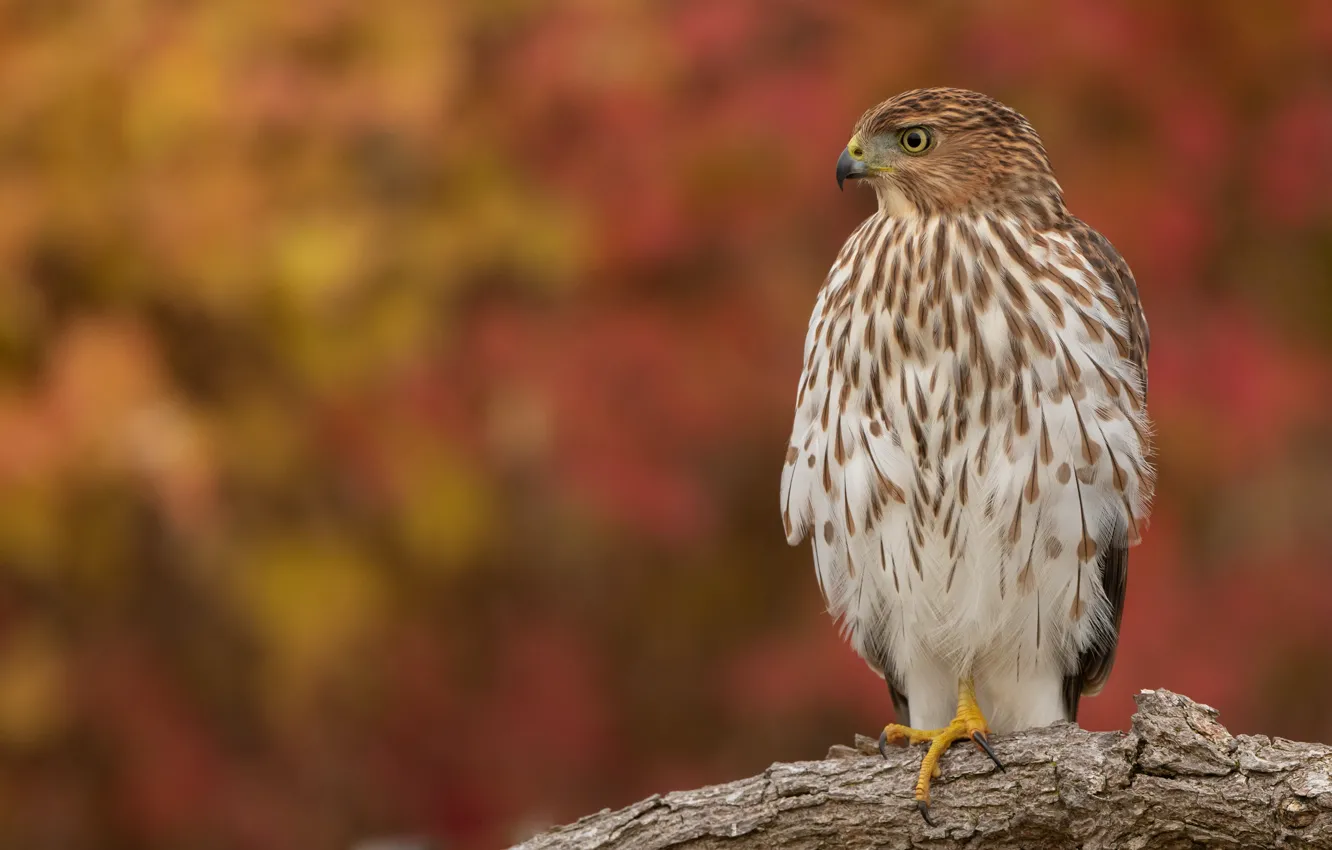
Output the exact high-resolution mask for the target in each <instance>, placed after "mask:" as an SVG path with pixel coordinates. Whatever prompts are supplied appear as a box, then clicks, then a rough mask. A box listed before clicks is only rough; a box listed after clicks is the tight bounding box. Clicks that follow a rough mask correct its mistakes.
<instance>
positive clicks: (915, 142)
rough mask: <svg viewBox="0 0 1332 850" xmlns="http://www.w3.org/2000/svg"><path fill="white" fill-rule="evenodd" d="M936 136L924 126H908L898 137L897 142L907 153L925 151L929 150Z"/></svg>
mask: <svg viewBox="0 0 1332 850" xmlns="http://www.w3.org/2000/svg"><path fill="white" fill-rule="evenodd" d="M933 141H934V137H933V136H932V135H931V134H930V131H929V130H927V129H925V128H924V127H908V128H906V129H905V130H903V131H902V134H901V135H900V136H898V138H897V144H898V145H900V146H901V148H902V150H904V151H906V152H907V153H911V154H917V153H925V151H927V150H929V148H930V144H931V143H932V142H933Z"/></svg>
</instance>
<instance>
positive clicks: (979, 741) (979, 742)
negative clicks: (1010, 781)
mask: <svg viewBox="0 0 1332 850" xmlns="http://www.w3.org/2000/svg"><path fill="white" fill-rule="evenodd" d="M971 740H973V741H975V742H976V746H978V747H980V748H981V752H983V753H985V754H986V755H987V756H989V757H990V761H992V762H994V766H995V767H997V768H999V772H1000V773H1007V772H1008V771H1007V770H1005V769H1004V763H1003V762H1001V761H999V757H998V756H997V755H995V754H994V749H993V748H992V747H991V746H990V739H989V738H987V737H985V733H984V732H972V733H971Z"/></svg>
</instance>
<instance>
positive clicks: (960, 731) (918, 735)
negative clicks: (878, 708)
mask: <svg viewBox="0 0 1332 850" xmlns="http://www.w3.org/2000/svg"><path fill="white" fill-rule="evenodd" d="M989 734H990V727H989V724H987V723H986V722H985V715H983V714H982V713H981V710H980V706H979V705H977V704H976V689H975V686H974V685H973V683H972V680H971V679H970V678H967V679H963V680H961V681H960V682H959V683H958V695H957V716H955V717H954V718H953V721H952V722H951V723H949V724H948V725H947V726H945V727H944V728H942V729H912V728H911V727H910V726H903V725H901V724H898V723H890V724H888V725H887V726H885V727H884V729H883V734H882V735H880V736H879V750H880V751H883V752H884V754H885V755H887V753H886V750H885V748H886V747H887V745H888V744H889V743H890V742H893V743H895V742H897V741H907V742H909V743H912V744H923V743H926V742H929V745H930V748H929V749H928V750H927V751H926V752H925V758H924V759H923V760H922V761H921V764H920V778H919V779H917V780H916V806H917V807H918V808H919V809H920V814H921V817H923V818H925V822H926V823H927V824H931V825H932V824H933V821H931V820H930V814H929V809H930V780H931V779H934V778H936V777H938V776H939V775H940V770H939V761H940V759H942V758H943V754H944V753H946V752H948V748H949V747H951V746H952V745H953V744H954V743H956V742H957V741H961V740H963V739H966V738H970V739H971V740H972V741H974V742H975V744H976V746H977V748H979V749H980V751H981V752H983V753H985V754H986V755H987V756H989V757H990V759H991V760H992V761H993V762H994V763H995V765H996V766H998V768H999V769H1000V770H1003V769H1004V766H1003V764H1001V763H1000V762H999V759H998V758H997V757H996V756H995V754H994V750H992V749H991V748H990V741H989Z"/></svg>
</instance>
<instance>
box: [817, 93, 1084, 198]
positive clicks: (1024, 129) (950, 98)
mask: <svg viewBox="0 0 1332 850" xmlns="http://www.w3.org/2000/svg"><path fill="white" fill-rule="evenodd" d="M851 179H859V180H863V181H865V182H866V183H868V184H870V185H872V186H873V187H874V189H875V191H876V193H877V194H878V196H879V206H880V207H881V208H882V209H884V210H885V211H886V212H888V213H889V214H891V215H898V216H911V215H936V214H948V213H964V212H988V211H992V210H1008V211H1012V210H1014V209H1017V210H1023V209H1030V210H1031V211H1032V212H1041V213H1045V214H1047V215H1049V214H1057V212H1058V211H1060V210H1062V209H1063V197H1062V193H1061V191H1060V188H1059V183H1058V182H1057V181H1056V180H1055V178H1054V173H1053V172H1052V171H1051V170H1050V161H1049V159H1048V158H1047V157H1046V155H1045V148H1044V146H1042V144H1041V139H1040V137H1039V136H1038V135H1036V131H1035V130H1034V129H1032V126H1031V124H1029V123H1027V119H1025V118H1023V117H1022V116H1021V115H1020V114H1019V113H1017V112H1016V111H1014V110H1012V109H1010V108H1008V107H1007V106H1004V105H1003V104H1002V103H1000V102H999V101H997V100H995V99H994V98H991V97H988V96H986V95H983V94H980V93H978V92H972V91H966V90H965V89H949V88H931V89H916V90H914V91H908V92H903V93H902V94H899V95H897V96H896V97H893V98H891V99H889V100H886V101H884V102H883V103H881V104H879V105H878V106H876V107H874V108H873V109H871V110H869V111H868V112H866V113H865V114H864V115H863V116H861V118H860V120H859V121H858V122H857V123H856V128H855V132H854V134H853V135H852V136H851V141H850V142H848V143H847V146H846V149H845V150H843V151H842V155H841V156H840V157H839V158H838V160H837V185H838V186H839V187H840V186H841V185H842V184H843V183H844V182H845V181H847V180H851Z"/></svg>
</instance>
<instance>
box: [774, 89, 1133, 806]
mask: <svg viewBox="0 0 1332 850" xmlns="http://www.w3.org/2000/svg"><path fill="white" fill-rule="evenodd" d="M853 180H854V181H857V183H858V184H860V185H864V186H868V187H871V188H872V189H873V191H874V193H875V195H876V198H877V201H878V208H877V209H876V210H875V212H874V213H873V214H871V215H870V216H869V217H868V218H866V219H865V220H864V221H863V222H862V223H861V224H860V225H859V227H857V228H856V229H855V230H854V232H852V234H851V236H850V238H848V239H847V240H846V243H845V245H844V246H843V248H842V250H841V252H840V254H839V255H838V256H837V259H836V261H835V262H834V263H833V265H832V267H831V269H830V270H829V272H828V275H827V277H826V279H825V281H824V283H823V286H822V287H821V289H820V290H819V292H818V295H817V298H816V299H815V303H814V309H813V312H812V315H811V316H810V322H809V328H808V332H807V335H806V337H805V346H804V359H803V368H802V372H801V375H800V381H799V384H798V386H797V393H796V404H795V417H794V423H793V426H792V431H791V439H790V443H789V445H788V446H787V448H786V457H785V464H784V466H783V472H782V480H781V508H782V521H783V525H784V527H785V532H786V538H787V542H788V543H790V544H791V545H797V544H799V543H801V541H802V540H804V539H805V538H806V537H808V538H809V539H810V542H811V548H812V550H813V560H814V567H815V572H816V575H817V577H818V582H819V587H820V589H821V591H822V594H823V597H824V600H825V601H826V603H827V607H828V610H829V613H830V614H831V615H832V616H833V617H834V618H835V619H836V620H837V621H838V622H839V623H840V626H841V630H842V633H843V635H844V637H845V638H846V639H847V640H848V641H849V643H850V645H851V646H852V647H853V648H854V650H855V651H856V652H857V653H858V654H859V655H860V656H862V657H863V659H864V660H865V661H866V662H867V663H868V665H869V666H870V667H871V668H872V669H873V670H874V671H876V672H877V673H879V674H881V675H882V676H883V677H884V679H885V680H886V682H887V684H888V690H889V692H890V695H891V699H892V702H893V705H894V708H895V713H896V720H897V722H896V723H890V724H888V725H886V726H885V728H884V731H883V733H882V734H881V735H880V749H881V750H883V749H884V747H885V746H886V745H887V744H888V743H907V744H920V743H929V744H930V746H929V748H928V749H927V750H926V752H925V755H924V757H923V759H922V763H921V768H920V774H919V778H918V779H917V782H916V785H915V792H914V796H915V801H916V805H917V807H918V808H919V810H920V812H921V815H922V816H923V817H924V818H925V821H926V822H927V823H933V821H932V820H931V818H930V784H931V780H932V779H933V778H935V777H937V776H938V775H939V763H940V759H941V758H942V756H943V755H944V753H945V752H946V751H947V750H948V748H949V746H951V745H952V744H953V743H954V742H957V741H965V740H967V739H970V740H971V741H973V742H974V743H975V744H976V746H977V747H979V748H980V749H982V750H983V751H984V752H985V753H986V754H988V755H989V756H990V757H991V758H992V759H993V760H994V762H995V764H996V765H997V766H998V767H999V768H1000V769H1002V768H1003V765H1002V763H1001V762H1000V760H999V759H998V758H997V756H996V755H995V752H994V748H993V746H992V745H991V741H990V739H991V736H992V735H997V734H1003V733H1007V732H1012V731H1017V730H1021V729H1027V728H1034V727H1039V726H1046V725H1049V724H1052V723H1056V722H1060V721H1076V719H1077V712H1078V703H1079V700H1080V698H1081V697H1082V696H1085V695H1094V694H1096V693H1098V692H1099V691H1100V690H1101V688H1102V687H1103V685H1104V684H1105V682H1106V678H1107V677H1108V676H1109V674H1110V669H1111V666H1112V664H1113V662H1114V657H1115V648H1116V645H1117V643H1118V639H1119V629H1120V624H1121V620H1122V614H1123V609H1124V596H1125V589H1126V586H1127V569H1128V550H1129V548H1130V547H1131V546H1133V545H1136V544H1137V543H1139V542H1140V541H1141V539H1142V533H1143V531H1144V530H1145V527H1146V521H1147V517H1148V510H1149V503H1150V500H1151V496H1152V491H1153V487H1154V480H1155V473H1154V470H1153V466H1152V449H1151V426H1150V422H1149V419H1148V415H1147V407H1146V398H1147V353H1148V348H1149V334H1148V328H1147V322H1146V319H1145V317H1144V315H1143V310H1142V306H1141V301H1140V299H1139V295H1138V289H1137V284H1136V282H1135V280H1134V278H1133V274H1132V272H1131V271H1130V269H1129V266H1128V264H1127V263H1126V262H1125V261H1124V259H1123V257H1121V256H1120V254H1119V252H1118V251H1116V250H1115V248H1114V247H1113V246H1112V245H1111V244H1110V242H1109V240H1107V239H1106V238H1105V237H1104V236H1102V235H1101V234H1100V233H1098V232H1097V231H1096V230H1094V229H1092V228H1091V227H1090V226H1088V225H1087V224H1085V223H1083V222H1082V221H1081V220H1080V219H1078V218H1077V217H1075V216H1074V215H1073V214H1072V213H1070V212H1069V210H1068V208H1067V206H1066V205H1065V202H1064V196H1063V190H1062V188H1061V187H1060V184H1059V182H1058V181H1057V180H1056V179H1055V175H1054V172H1053V170H1052V167H1051V164H1050V160H1049V157H1048V156H1047V154H1046V151H1045V147H1044V145H1043V143H1042V142H1041V139H1040V137H1039V135H1038V134H1037V133H1036V130H1035V129H1034V128H1033V127H1032V125H1031V123H1030V122H1028V121H1027V119H1026V118H1024V117H1023V116H1022V115H1021V114H1020V113H1018V112H1017V111H1016V110H1014V109H1012V108H1010V107H1008V106H1005V105H1004V104H1002V103H1000V102H999V101H997V100H995V99H994V98H992V97H989V96H987V95H985V94H981V93H978V92H974V91H968V90H964V89H956V88H926V89H916V90H912V91H907V92H904V93H901V94H898V95H896V96H894V97H892V98H890V99H888V100H886V101H884V102H883V103H880V104H879V105H877V106H875V107H873V108H871V109H869V110H868V111H867V112H865V113H864V115H863V116H862V117H861V118H860V119H859V121H858V122H857V123H856V125H855V127H854V131H853V134H852V136H851V139H850V141H849V142H848V143H847V145H846V147H845V148H844V149H843V150H842V151H841V153H840V155H839V157H838V160H837V183H838V186H839V188H840V187H842V186H843V185H844V184H845V183H846V182H847V181H853ZM885 755H886V751H885Z"/></svg>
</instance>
